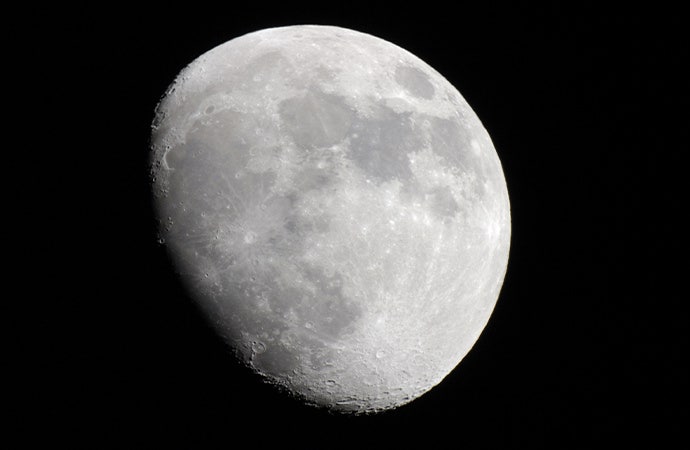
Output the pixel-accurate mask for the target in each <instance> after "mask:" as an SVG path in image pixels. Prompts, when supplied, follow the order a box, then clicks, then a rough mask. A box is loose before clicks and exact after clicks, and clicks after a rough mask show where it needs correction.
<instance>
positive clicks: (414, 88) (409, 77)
mask: <svg viewBox="0 0 690 450" xmlns="http://www.w3.org/2000/svg"><path fill="white" fill-rule="evenodd" d="M395 81H396V82H397V83H398V84H399V85H400V86H402V87H403V88H404V89H405V90H406V91H407V92H409V93H410V94H412V95H414V96H415V97H420V98H424V99H427V100H429V99H431V98H433V97H434V92H435V90H434V86H433V85H432V84H431V82H430V81H429V77H428V76H427V74H425V73H424V72H422V71H421V70H419V69H417V68H416V67H410V66H398V67H397V68H396V69H395Z"/></svg>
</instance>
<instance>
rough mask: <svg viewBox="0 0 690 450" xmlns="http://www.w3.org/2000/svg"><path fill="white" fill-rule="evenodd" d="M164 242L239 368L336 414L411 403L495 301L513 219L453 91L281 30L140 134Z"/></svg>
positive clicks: (465, 348)
mask: <svg viewBox="0 0 690 450" xmlns="http://www.w3.org/2000/svg"><path fill="white" fill-rule="evenodd" d="M151 150H152V153H151V164H152V177H153V178H152V179H153V195H154V196H155V202H156V208H157V215H158V218H159V219H160V234H161V238H162V240H164V242H165V245H166V247H167V248H168V249H169V251H170V253H171V255H172V257H173V261H174V264H175V268H176V270H177V271H178V272H179V275H180V277H181V279H182V280H183V282H184V283H185V285H186V286H187V288H188V289H189V292H190V293H191V295H192V296H193V297H194V299H195V300H196V301H197V302H198V303H199V304H200V306H201V307H202V308H203V310H204V311H205V312H206V314H207V316H208V318H209V320H210V321H211V323H213V324H214V326H215V327H216V329H217V330H218V332H219V333H220V334H221V335H222V336H223V338H224V339H225V340H226V341H227V342H228V344H229V345H230V346H231V347H232V348H233V349H234V350H235V351H236V353H237V355H238V357H239V358H240V360H241V361H242V362H243V363H244V364H246V365H247V366H249V367H250V368H251V369H252V370H254V371H255V372H256V373H257V374H259V376H261V377H263V378H264V379H265V380H266V381H268V382H270V383H272V384H275V385H278V386H281V387H282V388H284V389H286V390H287V391H289V392H290V393H292V394H294V395H295V396H297V397H299V398H301V399H302V400H303V401H304V402H306V403H309V404H313V405H317V406H322V407H327V408H329V409H331V410H334V411H341V412H354V413H361V412H375V411H381V410H386V409H390V408H394V407H397V406H399V405H402V404H405V403H407V402H409V401H411V400H413V399H414V398H416V397H418V396H420V395H422V394H423V393H424V392H426V391H428V390H429V389H431V388H432V387H433V386H435V385H436V384H438V383H439V382H440V381H441V380H442V379H443V378H444V377H445V376H446V375H447V374H448V373H449V372H450V371H452V370H453V368H454V367H455V366H456V365H457V364H458V363H459V362H460V361H461V360H462V358H463V357H464V356H465V355H466V354H467V353H468V352H469V350H470V349H471V347H472V345H473V344H474V343H475V342H476V340H477V338H478V337H479V334H480V333H481V331H482V330H483V328H484V326H485V325H486V323H487V321H488V319H489V316H490V314H491V312H492V310H493V308H494V305H495V303H496V301H497V298H498V295H499V291H500V288H501V285H502V282H503V278H504V275H505V271H506V265H507V260H508V253H509V243H510V204H509V199H508V192H507V188H506V183H505V179H504V176H503V171H502V168H501V164H500V162H499V159H498V156H497V154H496V151H495V149H494V147H493V144H492V142H491V140H490V138H489V135H488V134H487V132H486V130H485V129H484V127H483V126H482V124H481V123H480V121H479V119H478V118H477V116H476V114H475V113H474V112H473V111H472V109H471V108H470V106H469V105H468V104H467V102H466V101H465V100H464V99H463V98H462V96H461V95H460V93H459V92H458V91H457V90H456V89H455V88H454V87H453V86H452V85H451V84H450V83H449V82H448V81H447V80H446V79H444V78H443V77H442V76H441V75H440V74H439V73H437V72H436V71H435V70H434V69H432V68H431V67H429V66H428V65H427V64H426V63H424V62H423V61H421V60H420V59H419V58H417V57H416V56H414V55H412V54H411V53H409V52H407V51H405V50H403V49H401V48H399V47H397V46H395V45H393V44H391V43H389V42H386V41H384V40H381V39H378V38H376V37H373V36H371V35H367V34H363V33H359V32H356V31H352V30H347V29H343V28H337V27H330V26H291V27H283V28H273V29H266V30H261V31H258V32H255V33H250V34H247V35H245V36H241V37H238V38H236V39H233V40H231V41H229V42H226V43H225V44H222V45H220V46H218V47H216V48H214V49H212V50H210V51H209V52H207V53H206V54H204V55H202V56H201V57H199V58H198V59H197V60H195V61H194V62H192V63H191V64H190V65H189V66H188V67H187V68H185V69H184V70H183V71H182V72H181V73H180V74H179V76H178V77H177V79H176V80H175V82H174V83H173V84H172V85H171V87H170V89H169V90H168V92H167V93H166V95H165V96H164V98H163V100H162V101H161V103H160V104H159V106H158V108H157V111H156V118H155V121H154V124H153V134H152V146H151Z"/></svg>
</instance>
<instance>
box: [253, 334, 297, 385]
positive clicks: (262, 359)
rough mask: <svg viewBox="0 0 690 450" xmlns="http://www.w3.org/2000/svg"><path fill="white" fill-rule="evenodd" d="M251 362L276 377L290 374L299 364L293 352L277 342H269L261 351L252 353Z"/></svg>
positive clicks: (260, 369)
mask: <svg viewBox="0 0 690 450" xmlns="http://www.w3.org/2000/svg"><path fill="white" fill-rule="evenodd" d="M252 364H253V366H254V367H255V368H256V369H258V370H259V371H261V372H263V373H266V374H269V375H271V376H277V377H285V376H288V375H291V374H292V371H293V370H294V369H296V368H298V367H299V366H300V362H299V358H298V356H297V355H296V354H295V352H294V351H292V350H290V349H288V348H286V347H285V346H284V345H282V344H281V343H279V342H273V343H271V344H270V345H268V346H266V350H265V351H264V352H263V353H261V354H257V355H254V358H253V359H252Z"/></svg>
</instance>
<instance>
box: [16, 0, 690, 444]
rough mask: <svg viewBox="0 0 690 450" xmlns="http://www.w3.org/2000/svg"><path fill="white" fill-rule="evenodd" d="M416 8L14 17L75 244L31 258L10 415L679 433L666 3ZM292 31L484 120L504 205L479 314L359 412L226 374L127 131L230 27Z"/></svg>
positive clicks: (670, 33)
mask: <svg viewBox="0 0 690 450" xmlns="http://www.w3.org/2000/svg"><path fill="white" fill-rule="evenodd" d="M418 7H419V6H417V7H412V6H404V5H402V4H400V5H395V6H391V7H390V8H393V9H390V10H388V9H386V8H385V7H383V6H372V5H369V6H362V7H355V6H354V5H351V4H349V3H347V2H344V3H343V4H342V5H340V6H338V7H336V8H329V9H327V10H326V9H318V8H316V9H314V8H306V7H298V6H295V5H289V6H288V5H286V6H284V7H282V8H280V9H273V7H269V6H268V5H257V6H255V7H246V8H244V9H238V8H237V7H236V6H234V5H233V6H229V5H228V6H226V7H223V8H220V9H219V8H216V7H211V6H207V5H202V4H199V5H197V4H194V5H191V6H190V8H191V11H188V12H184V13H172V12H170V11H167V12H166V13H164V14H150V13H147V12H146V11H144V10H117V9H112V10H105V9H103V10H102V11H97V10H96V9H88V8H87V9H84V10H81V9H78V8H74V9H73V10H68V11H67V10H60V11H43V10H41V11H35V12H34V13H32V15H30V16H29V17H28V21H29V22H30V23H31V24H33V25H34V27H35V29H36V30H42V31H43V32H44V33H42V36H43V44H42V45H41V47H40V50H39V49H33V50H32V52H33V53H32V52H28V53H25V55H28V58H29V59H33V58H34V57H38V56H40V57H41V59H42V61H44V63H43V65H44V66H45V67H47V68H46V69H45V70H46V71H49V72H50V73H51V78H50V79H51V80H52V81H51V83H52V85H51V86H52V87H51V88H50V89H47V90H46V92H45V93H44V94H43V97H42V102H43V103H42V104H43V105H45V106H46V107H48V108H50V109H51V110H52V111H55V113H56V114H58V115H61V116H63V119H64V121H61V122H60V124H61V125H60V126H59V127H56V130H55V139H56V140H57V141H59V142H60V143H61V144H60V145H61V148H64V149H65V151H67V153H68V154H69V156H68V157H67V158H65V159H64V160H62V161H61V163H62V164H65V165H66V166H67V167H65V170H64V171H63V172H62V175H61V176H60V177H59V178H60V182H57V183H56V187H55V189H66V191H65V192H67V193H68V194H65V195H60V196H56V197H55V198H56V200H55V201H58V200H57V199H58V198H59V199H62V200H61V201H62V202H63V205H62V207H60V208H57V207H56V208H51V212H53V211H54V212H55V214H54V217H53V218H54V220H56V221H57V222H58V223H59V224H61V225H59V229H60V230H62V229H64V230H65V233H64V234H62V236H61V239H58V240H57V241H60V240H62V241H65V242H70V243H75V242H76V243H77V245H76V246H70V247H71V248H72V251H71V252H67V253H60V254H61V255H65V254H66V255H67V256H61V257H60V258H57V259H53V263H52V264H54V266H55V267H54V270H55V273H56V275H55V278H56V280H57V281H58V282H57V283H56V284H55V285H54V287H53V291H52V296H51V297H49V298H50V299H52V301H51V303H52V305H51V306H50V307H47V308H46V309H45V310H44V313H43V314H37V315H36V317H35V321H36V323H37V328H38V329H40V330H45V331H46V334H48V330H50V336H51V337H50V339H45V343H44V345H43V346H42V350H41V352H40V353H39V355H40V356H36V357H35V358H33V359H34V362H36V363H37V371H38V373H42V374H51V376H46V379H47V381H46V380H44V381H43V382H42V384H41V388H36V389H33V390H32V392H33V394H32V396H31V399H32V400H37V401H38V403H37V405H40V406H36V408H35V409H34V411H33V413H32V414H31V416H27V418H26V419H25V420H26V422H27V423H28V422H31V423H39V424H45V426H44V425H41V427H40V428H41V429H42V430H44V434H45V437H48V438H53V437H55V438H58V437H59V438H60V439H66V440H67V441H68V442H73V443H75V444H77V443H79V444H81V445H87V446H88V447H89V448H100V447H111V446H112V447H120V448H129V447H130V446H132V447H140V446H141V447H144V446H146V447H147V448H148V447H163V446H170V445H172V446H173V447H177V446H179V447H184V448H206V447H212V448H216V447H219V446H220V445H223V446H229V447H237V448H240V447H243V446H242V445H241V444H240V442H241V439H245V438H247V439H249V441H250V442H252V444H251V445H256V446H258V447H259V448H269V447H273V446H281V448H282V447H284V446H288V448H292V446H293V445H300V447H301V448H331V447H335V448H340V447H342V448H353V447H354V448H357V447H360V448H369V447H371V448H373V446H374V443H376V444H380V445H381V446H383V448H388V447H397V448H413V447H415V446H418V447H423V448H439V447H442V446H443V447H451V448H540V447H542V446H543V447H548V448H589V447H591V446H593V445H597V444H598V443H602V442H607V443H612V444H619V445H623V444H629V443H637V442H645V441H646V442H649V443H654V444H657V445H661V444H662V443H664V442H673V440H674V439H675V438H681V439H682V438H684V436H685V435H686V431H685V429H684V425H685V424H686V423H685V421H684V420H682V419H681V414H683V413H685V414H687V390H686V385H687V380H688V379H689V378H688V369H687V361H686V359H687V358H686V356H685V354H684V351H686V350H687V330H686V329H687V324H688V317H687V313H686V312H685V311H684V309H683V308H682V307H683V304H682V303H681V297H680V293H679V290H678V289H676V283H679V282H680V281H682V278H680V276H679V274H680V273H681V270H680V269H679V268H680V267H682V266H680V262H677V261H679V260H676V259H673V258H671V256H672V255H673V253H675V251H676V249H677V245H679V244H678V242H677V241H676V239H675V238H674V236H676V235H677V234H678V233H679V232H680V231H681V230H682V229H681V228H679V225H680V223H681V222H680V217H681V213H680V212H681V211H682V209H683V208H684V205H686V204H687V201H686V200H685V198H684V196H683V195H681V192H683V191H682V190H681V189H680V184H681V183H683V182H684V180H683V178H682V173H680V172H682V169H681V170H680V171H679V170H678V169H679V168H681V167H682V165H681V160H682V158H681V156H682V154H683V153H684V152H685V151H687V142H688V140H687V112H684V110H686V109H687V97H683V96H682V95H681V90H680V89H679V88H680V86H681V81H682V82H683V83H682V84H683V85H685V84H687V78H684V77H682V76H681V72H680V70H681V65H682V63H684V62H685V61H686V60H687V36H685V40H683V37H684V36H683V35H684V33H683V32H682V28H683V27H684V26H685V24H684V20H683V19H682V15H681V14H679V11H671V10H668V11H667V10H663V9H662V8H661V7H658V6H649V7H647V9H645V8H643V7H637V8H635V9H631V8H630V6H628V7H626V8H623V9H613V8H612V9H610V10H604V9H602V8H601V7H599V6H578V7H571V8H565V9H564V8H558V7H550V8H537V7H515V6H513V7H510V8H503V7H498V6H477V5H474V4H473V5H472V6H468V5H463V4H460V6H459V7H458V9H457V10H454V11H453V10H450V9H447V8H441V7H440V6H438V7H436V8H434V9H438V11H437V12H434V13H432V12H420V11H418ZM372 8H373V9H372ZM429 9H432V8H431V7H429ZM305 23H312V24H329V25H338V26H343V27H348V28H353V29H355V30H358V31H363V32H367V33H371V34H374V35H376V36H378V37H381V38H383V39H386V40H389V41H391V42H393V43H395V44H397V45H399V46H401V47H403V48H405V49H407V50H409V51H411V52H412V53H414V54H415V55H417V56H419V57H420V58H421V59H423V60H424V61H426V62H427V63H429V64H430V65H431V66H432V67H434V68H435V69H436V70H438V71H439V72H440V73H441V74H442V75H444V76H445V77H446V78H447V79H448V80H449V81H450V82H451V83H452V84H453V85H455V86H456V87H457V88H458V89H459V91H460V92H461V93H462V95H463V96H464V97H465V99H466V100H467V101H468V102H469V103H470V105H471V106H472V107H473V109H474V110H475V112H476V113H477V115H478V116H479V118H480V119H481V120H482V122H483V123H484V125H485V127H486V128H487V130H488V131H489V133H490V135H491V137H492V139H493V141H494V144H495V146H496V149H497V152H498V154H499V157H500V159H501V162H502V164H503V168H504V172H505V175H506V179H507V182H508V189H509V192H510V197H511V206H512V220H513V239H512V247H511V255H510V262H509V268H508V273H507V276H506V280H505V283H504V286H503V290H502V293H501V296H500V299H499V302H498V304H497V307H496V309H495V311H494V314H493V316H492V318H491V321H490V323H489V325H488V326H487V328H486V329H485V331H484V333H483V334H482V336H481V338H480V339H479V341H478V342H477V344H476V345H475V347H474V349H473V350H472V352H471V353H470V354H469V355H468V356H467V357H466V358H465V360H464V361H463V362H462V364H461V365H460V366H459V367H458V368H457V369H456V370H455V371H454V372H453V373H452V374H451V375H449V376H448V378H447V379H446V380H445V381H444V382H443V383H442V384H441V385H439V386H438V387H437V388H435V389H433V390H432V391H431V392H429V393H428V394H426V395H425V396H423V397H421V398H420V399H418V400H416V401H414V402H412V403H411V404H409V405H407V406H405V407H402V408H400V409H398V410H395V411H392V412H388V413H385V414H381V415H377V416H371V417H357V418H352V417H341V416H332V415H328V414H325V413H323V412H319V411H314V410H311V409H308V408H305V407H302V406H300V405H299V404H296V403H294V402H292V401H291V400H288V399H285V398H283V397H282V396H280V395H278V394H276V393H275V392H274V391H272V390H271V389H270V388H268V387H266V386H263V385H261V384H260V383H259V382H257V380H255V379H254V378H253V377H251V376H249V375H248V374H246V373H245V372H243V371H242V370H240V369H238V368H237V367H236V366H235V365H234V363H233V361H232V360H231V358H230V357H229V355H228V353H227V351H226V349H225V348H224V347H223V345H222V343H221V342H220V341H219V340H218V339H217V338H216V337H215V336H214V334H213V333H212V332H211V331H210V330H209V329H208V328H207V327H206V326H205V324H204V322H203V320H202V318H201V316H200V315H199V314H198V313H197V311H196V310H195V308H194V306H193V305H192V304H191V302H190V300H189V299H188V298H187V297H186V296H185V294H184V292H183V291H182V289H181V287H180V286H179V284H177V282H176V280H175V279H174V277H173V276H172V275H171V274H170V271H169V268H168V267H167V265H166V260H165V256H164V255H163V254H162V252H161V250H160V249H159V248H158V246H157V245H156V243H155V232H154V223H153V217H152V213H151V210H150V204H149V198H148V193H147V167H146V158H147V144H148V134H149V131H150V128H149V127H150V123H151V120H152V118H153V109H154V107H155V106H156V104H157V102H158V100H159V98H160V96H161V95H162V94H163V92H164V90H165V89H166V87H167V86H168V84H169V83H170V82H172V80H173V79H174V77H175V75H176V74H177V72H179V70H180V69H182V68H183V67H184V66H185V65H186V64H187V63H189V62H190V61H191V60H193V59H194V58H195V57H197V56H198V55H200V54H202V53H203V52H205V51H207V50H209V49H210V48H212V47H214V46H216V45H219V44H221V43H223V42H225V41H227V40H229V39H231V38H234V37H237V36H239V35H242V34H245V33H247V32H251V31H255V30H258V29H261V28H266V27H271V26H280V25H291V24H305ZM37 32H38V31H37ZM42 82H43V83H47V82H46V81H45V79H44V80H43V81H42ZM65 203H66V206H65ZM52 206H55V205H54V204H53V205H52ZM58 211H59V212H58ZM59 244H60V242H56V243H55V244H54V245H56V246H57V245H59ZM52 245H53V244H52ZM678 251H679V250H678ZM674 267H675V269H674ZM53 314H56V315H53ZM57 314H59V316H58V315H57ZM57 317H60V320H59V326H56V322H57ZM54 328H55V331H53V329H54ZM681 354H682V355H681ZM34 397H35V398H34ZM22 420H24V419H22ZM684 440H685V441H687V438H686V437H685V439H684ZM89 444H93V445H89ZM248 445H249V444H248Z"/></svg>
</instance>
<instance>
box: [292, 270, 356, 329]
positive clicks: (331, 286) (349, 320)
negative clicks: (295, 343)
mask: <svg viewBox="0 0 690 450" xmlns="http://www.w3.org/2000/svg"><path fill="white" fill-rule="evenodd" d="M304 275H305V277H306V278H307V279H308V280H309V281H311V282H312V284H313V285H314V287H315V288H316V292H315V293H314V294H313V295H310V296H309V297H308V299H309V304H305V303H302V304H300V305H299V310H298V315H299V317H300V318H302V319H303V320H304V321H305V323H308V324H309V328H310V329H311V330H312V331H313V332H314V333H317V334H319V335H321V336H326V337H330V338H337V337H339V336H340V335H342V334H343V333H346V332H347V330H348V329H349V328H350V327H351V326H352V324H353V323H354V322H355V321H356V320H357V319H358V318H359V317H360V316H361V314H362V311H361V308H360V307H359V306H358V305H356V304H355V303H353V302H352V301H350V299H348V298H347V297H345V296H344V294H343V292H342V279H341V278H340V275H339V274H333V275H332V276H327V275H326V274H325V273H324V272H323V269H321V268H317V267H306V268H305V269H304Z"/></svg>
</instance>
